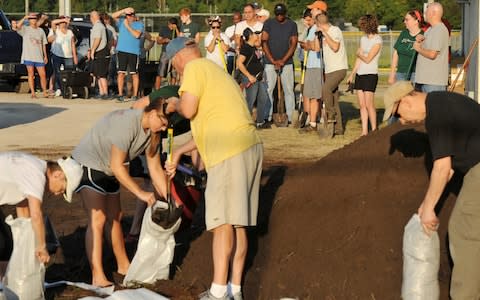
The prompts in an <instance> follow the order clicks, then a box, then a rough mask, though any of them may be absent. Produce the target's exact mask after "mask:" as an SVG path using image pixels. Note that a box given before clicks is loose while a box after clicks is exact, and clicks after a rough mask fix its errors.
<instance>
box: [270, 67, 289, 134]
mask: <svg viewBox="0 0 480 300" xmlns="http://www.w3.org/2000/svg"><path fill="white" fill-rule="evenodd" d="M276 72H277V96H278V99H277V112H276V113H274V114H273V115H272V118H273V123H274V124H275V126H277V127H287V126H288V116H287V114H286V113H285V97H284V94H283V90H282V80H281V78H280V74H281V72H282V69H278V70H277V71H276Z"/></svg>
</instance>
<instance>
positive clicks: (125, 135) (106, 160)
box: [72, 109, 150, 176]
mask: <svg viewBox="0 0 480 300" xmlns="http://www.w3.org/2000/svg"><path fill="white" fill-rule="evenodd" d="M142 116H143V111H142V110H137V109H121V110H116V111H113V112H111V113H109V114H107V115H106V116H104V117H103V118H102V119H100V121H98V122H97V123H96V124H95V126H94V127H93V128H92V129H90V131H89V132H88V133H87V134H86V135H85V136H84V137H83V138H82V140H81V141H80V143H79V144H78V145H77V147H75V149H74V150H73V152H72V157H73V158H74V159H75V160H76V161H77V162H79V163H80V164H81V165H83V166H86V167H89V168H92V169H94V170H98V171H102V172H104V173H105V174H107V175H110V176H113V172H112V169H111V167H110V159H111V153H112V145H115V146H116V147H117V148H119V149H120V150H122V151H124V152H126V153H127V157H126V159H125V162H128V161H130V160H132V159H134V158H135V157H137V156H139V155H140V154H141V153H142V152H143V151H144V150H145V149H146V148H147V147H148V146H149V145H150V130H147V131H145V130H144V129H143V128H142Z"/></svg>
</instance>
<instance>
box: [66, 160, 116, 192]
mask: <svg viewBox="0 0 480 300" xmlns="http://www.w3.org/2000/svg"><path fill="white" fill-rule="evenodd" d="M83 188H89V189H92V190H94V191H96V192H98V193H100V194H102V195H107V194H118V193H120V183H119V182H118V180H117V178H115V176H110V175H107V174H105V173H103V172H102V171H98V170H94V169H91V168H89V167H85V166H83V176H82V180H81V181H80V184H79V185H78V188H77V189H76V190H75V192H76V193H78V192H80V190H81V189H83Z"/></svg>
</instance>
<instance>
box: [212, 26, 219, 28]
mask: <svg viewBox="0 0 480 300" xmlns="http://www.w3.org/2000/svg"><path fill="white" fill-rule="evenodd" d="M212 29H220V26H212Z"/></svg>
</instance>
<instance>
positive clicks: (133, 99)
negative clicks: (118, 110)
mask: <svg viewBox="0 0 480 300" xmlns="http://www.w3.org/2000/svg"><path fill="white" fill-rule="evenodd" d="M137 100H138V97H137V96H133V97H132V98H130V101H137Z"/></svg>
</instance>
